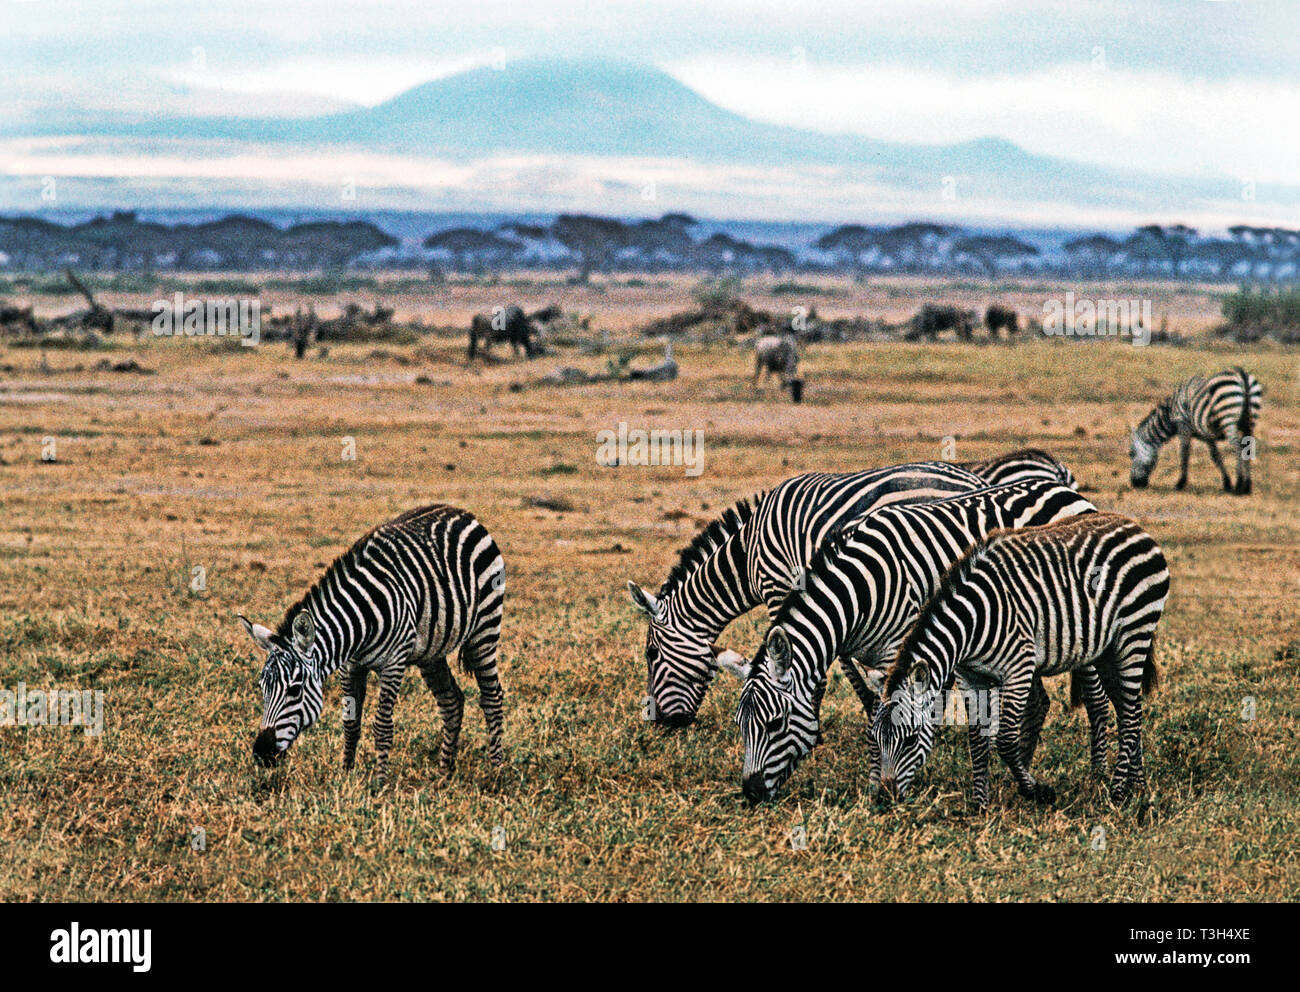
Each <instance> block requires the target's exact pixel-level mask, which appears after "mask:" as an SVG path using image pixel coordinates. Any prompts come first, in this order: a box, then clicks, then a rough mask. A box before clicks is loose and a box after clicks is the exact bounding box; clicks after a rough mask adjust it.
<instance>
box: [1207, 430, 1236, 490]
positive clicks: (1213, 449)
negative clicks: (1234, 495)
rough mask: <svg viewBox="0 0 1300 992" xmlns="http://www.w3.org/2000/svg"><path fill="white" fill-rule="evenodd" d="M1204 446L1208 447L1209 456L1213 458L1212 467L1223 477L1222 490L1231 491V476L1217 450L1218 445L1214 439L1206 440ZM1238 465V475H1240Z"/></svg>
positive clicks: (1221, 455)
mask: <svg viewBox="0 0 1300 992" xmlns="http://www.w3.org/2000/svg"><path fill="white" fill-rule="evenodd" d="M1205 444H1206V446H1207V447H1208V448H1209V449H1210V457H1211V458H1213V459H1214V467H1215V468H1217V469H1218V470H1219V475H1221V476H1222V477H1223V491H1224V492H1225V493H1230V492H1232V476H1230V475H1229V474H1228V466H1226V465H1224V464H1223V454H1222V453H1221V452H1220V451H1219V445H1218V443H1217V442H1215V441H1206V442H1205ZM1240 472H1241V470H1240V467H1239V468H1238V476H1240Z"/></svg>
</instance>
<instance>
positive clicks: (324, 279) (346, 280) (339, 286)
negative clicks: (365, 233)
mask: <svg viewBox="0 0 1300 992" xmlns="http://www.w3.org/2000/svg"><path fill="white" fill-rule="evenodd" d="M266 286H267V288H268V289H287V290H291V291H293V292H298V293H307V294H309V295H312V296H329V295H332V294H334V293H354V292H356V291H358V290H362V289H377V288H378V287H379V283H378V282H377V281H376V280H375V279H373V278H371V277H370V276H353V275H347V274H345V273H341V272H338V273H334V272H327V273H322V274H321V275H318V276H304V277H302V278H301V279H268V280H267V281H266Z"/></svg>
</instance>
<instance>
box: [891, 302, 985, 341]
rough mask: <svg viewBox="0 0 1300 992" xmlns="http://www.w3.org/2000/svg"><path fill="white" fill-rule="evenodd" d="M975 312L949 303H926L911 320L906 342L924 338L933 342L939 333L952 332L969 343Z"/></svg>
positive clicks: (973, 326)
mask: <svg viewBox="0 0 1300 992" xmlns="http://www.w3.org/2000/svg"><path fill="white" fill-rule="evenodd" d="M975 319H976V318H975V311H974V310H962V309H960V308H958V307H955V306H953V305H952V304H950V303H926V304H925V305H924V306H922V307H921V309H920V311H919V312H918V313H917V314H916V316H915V317H913V318H912V329H911V330H910V331H908V332H907V335H906V337H907V340H908V341H916V340H918V339H919V338H926V339H928V340H930V341H933V340H934V339H935V338H936V337H938V336H939V332H940V331H947V330H954V331H956V332H957V337H959V338H961V339H962V340H963V341H969V340H970V337H971V333H972V332H973V331H974V329H975Z"/></svg>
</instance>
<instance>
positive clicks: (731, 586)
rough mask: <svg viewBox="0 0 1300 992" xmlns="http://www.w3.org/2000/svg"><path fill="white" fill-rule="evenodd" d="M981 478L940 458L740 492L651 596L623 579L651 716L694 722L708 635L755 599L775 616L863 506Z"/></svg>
mask: <svg viewBox="0 0 1300 992" xmlns="http://www.w3.org/2000/svg"><path fill="white" fill-rule="evenodd" d="M983 485H984V483H983V481H982V480H981V479H980V478H979V477H978V476H975V475H972V474H971V473H969V472H967V471H965V470H964V469H960V468H957V467H956V466H953V465H949V464H947V463H944V462H920V463H917V464H911V465H896V466H892V467H890V468H882V469H875V470H873V471H869V472H854V473H851V474H829V473H825V472H814V473H810V474H808V475H800V476H796V477H794V478H792V479H787V480H786V481H785V482H782V483H781V484H780V485H778V486H776V487H775V488H774V489H771V490H770V491H768V492H766V493H760V494H759V495H757V496H754V497H752V498H750V499H745V500H741V501H740V502H739V503H737V504H736V505H735V506H733V507H731V508H729V509H728V510H727V511H726V512H725V513H724V514H723V515H722V516H721V517H720V518H719V519H717V520H715V521H714V522H713V523H711V524H710V525H709V526H708V527H706V528H705V529H704V530H703V531H702V532H701V533H700V534H698V535H697V536H696V537H695V539H694V540H693V541H692V542H691V543H690V544H689V545H688V546H687V547H686V548H685V549H683V550H682V552H681V554H680V558H679V561H678V563H677V565H676V566H674V568H673V569H672V571H671V572H670V573H669V575H668V578H667V580H665V582H664V584H663V585H662V586H661V587H660V589H659V594H658V595H657V596H652V595H650V594H649V593H647V592H645V591H644V590H643V589H641V588H640V587H639V586H638V585H637V584H636V583H634V582H629V583H628V592H629V593H630V594H631V596H632V602H633V604H634V605H635V606H636V607H637V608H638V609H639V610H640V611H641V612H642V613H644V614H645V615H646V616H647V618H648V619H649V629H648V630H647V632H646V647H645V660H646V667H647V669H648V679H647V696H648V699H649V701H650V703H651V705H652V707H653V714H652V715H653V718H654V719H655V720H656V722H658V723H660V724H662V725H665V726H670V727H680V726H685V725H687V724H689V723H691V722H692V721H693V720H694V719H695V715H696V713H697V711H698V710H699V707H700V703H701V702H703V700H704V695H705V693H706V692H707V691H708V688H709V684H710V683H711V682H712V680H713V676H714V674H715V673H716V671H717V661H716V658H715V648H714V642H715V641H716V640H717V638H718V635H719V634H721V633H722V631H723V629H724V628H725V627H726V626H727V625H728V624H729V623H731V622H732V621H733V620H735V619H736V618H737V617H740V616H743V615H744V614H746V613H748V612H749V611H750V610H751V609H753V608H754V607H755V606H758V605H760V604H762V605H764V606H766V607H767V611H768V614H769V616H772V615H775V613H776V611H777V609H778V608H779V607H780V605H781V602H782V601H783V600H784V599H785V596H786V594H787V593H788V592H789V591H790V588H791V586H792V585H793V584H794V583H795V581H796V580H797V578H798V576H799V575H800V574H802V572H803V569H804V568H805V567H806V566H807V564H808V562H809V561H811V560H812V557H813V554H814V552H815V551H816V549H817V546H818V545H819V544H821V542H822V541H823V540H824V539H825V538H826V537H827V536H828V535H829V534H832V533H834V532H835V531H837V530H838V529H839V528H841V527H843V526H844V525H845V524H846V523H847V522H849V521H851V520H853V519H855V518H856V517H859V516H861V515H862V514H864V513H866V512H867V511H869V510H872V509H875V508H879V507H883V506H888V505H891V504H894V503H913V502H920V501H924V500H930V499H936V498H940V497H944V496H950V495H952V494H954V493H958V492H968V491H971V490H974V489H979V488H981V487H982V486H983Z"/></svg>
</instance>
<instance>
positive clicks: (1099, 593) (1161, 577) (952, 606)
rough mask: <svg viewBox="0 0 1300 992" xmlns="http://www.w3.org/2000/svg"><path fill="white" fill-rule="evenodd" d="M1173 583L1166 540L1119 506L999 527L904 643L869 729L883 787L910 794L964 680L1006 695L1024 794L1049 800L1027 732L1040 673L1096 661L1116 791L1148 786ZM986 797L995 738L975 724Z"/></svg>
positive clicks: (1002, 709)
mask: <svg viewBox="0 0 1300 992" xmlns="http://www.w3.org/2000/svg"><path fill="white" fill-rule="evenodd" d="M1168 592H1169V571H1168V569H1167V567H1166V564H1165V558H1164V555H1163V554H1162V553H1161V551H1160V548H1159V546H1158V545H1157V544H1156V542H1155V541H1154V540H1153V539H1152V538H1151V536H1150V535H1148V534H1147V533H1146V532H1145V531H1144V530H1143V529H1142V528H1141V527H1139V526H1138V525H1137V524H1136V523H1134V522H1133V521H1131V520H1128V519H1127V518H1125V517H1120V516H1116V515H1114V514H1102V513H1097V514H1087V515H1084V516H1080V517H1077V518H1075V519H1072V520H1066V521H1061V522H1058V523H1055V524H1049V525H1047V526H1044V527H1034V528H1028V529H1025V530H1014V531H1002V532H999V533H996V534H993V535H992V536H990V538H989V539H988V540H987V541H986V542H985V543H983V544H981V545H980V546H978V547H976V548H975V549H974V550H973V551H971V552H970V553H969V554H967V555H966V556H965V557H964V558H963V559H962V560H961V561H959V562H958V563H957V564H956V565H954V566H953V568H952V569H951V571H950V572H949V573H948V574H947V575H946V576H945V577H944V579H943V582H942V584H941V585H940V587H939V589H938V591H937V592H936V593H935V595H934V597H933V598H932V599H931V600H930V602H929V603H928V604H927V605H926V607H925V608H924V610H923V611H922V612H921V615H920V617H919V618H918V619H917V621H916V624H915V626H914V627H913V628H912V631H911V633H910V634H909V635H908V637H907V639H906V641H905V642H904V643H903V646H902V648H901V649H900V651H899V655H898V660H897V662H896V663H895V665H894V666H893V668H892V669H891V670H890V673H889V677H888V680H887V682H886V686H885V693H886V696H885V701H884V703H883V704H882V705H881V707H880V708H879V710H878V711H877V713H876V717H875V719H874V720H873V722H872V725H871V731H870V736H871V738H872V740H873V743H874V747H875V749H876V750H877V751H878V753H879V755H880V762H881V787H882V794H883V795H884V796H886V797H894V796H901V795H902V794H904V793H905V792H906V790H907V788H908V786H909V784H910V783H911V781H912V779H913V777H914V776H915V775H916V772H917V771H918V770H919V768H920V767H921V765H922V764H923V763H924V762H925V760H926V758H927V757H928V755H929V753H930V749H931V747H932V745H933V742H934V720H933V719H931V718H929V717H928V715H927V714H928V713H929V712H931V709H932V707H931V702H932V700H933V699H934V698H935V697H936V696H937V694H939V693H940V692H942V691H943V690H944V689H945V688H946V687H947V685H948V684H949V682H950V681H951V679H952V678H953V677H954V675H956V676H958V677H960V678H962V679H963V680H964V681H965V682H966V683H967V684H968V685H970V686H974V687H976V688H982V689H984V690H986V691H990V692H994V693H996V697H997V702H996V706H995V707H992V708H991V709H992V711H993V712H996V713H997V719H996V722H995V724H994V726H993V727H990V728H987V729H990V730H995V732H996V741H997V749H998V753H999V754H1000V755H1001V756H1002V759H1003V760H1004V761H1005V762H1006V764H1007V766H1008V767H1009V768H1010V769H1011V772H1012V775H1013V776H1014V778H1015V780H1016V783H1017V785H1018V786H1019V788H1020V792H1021V794H1022V795H1025V796H1029V797H1032V798H1034V799H1036V800H1038V801H1040V802H1051V801H1053V800H1054V798H1055V793H1054V791H1053V790H1052V789H1051V788H1050V787H1048V786H1045V785H1043V784H1042V783H1039V782H1037V781H1036V780H1035V779H1034V777H1033V775H1031V774H1030V772H1029V769H1028V767H1027V766H1026V764H1025V763H1024V761H1023V760H1022V756H1021V752H1020V749H1019V746H1018V742H1019V739H1018V734H1019V727H1020V723H1021V719H1022V715H1023V713H1024V711H1025V708H1026V705H1027V704H1028V702H1029V697H1030V692H1031V688H1032V685H1033V682H1034V679H1035V677H1041V676H1045V675H1054V674H1057V673H1060V672H1065V671H1071V670H1074V669H1077V668H1080V667H1081V666H1092V667H1093V668H1095V670H1096V672H1097V674H1098V676H1099V677H1100V680H1101V683H1102V685H1103V686H1104V688H1105V692H1106V694H1107V695H1108V696H1109V697H1110V700H1111V702H1112V703H1113V704H1114V706H1115V710H1116V714H1117V717H1118V724H1119V757H1118V760H1117V761H1116V764H1115V770H1114V774H1113V776H1112V779H1111V798H1112V800H1114V801H1115V802H1122V801H1123V800H1124V798H1125V797H1126V796H1127V795H1128V794H1129V793H1130V792H1131V791H1132V790H1134V789H1140V788H1141V787H1142V784H1143V774H1142V693H1143V692H1144V691H1146V690H1147V689H1149V688H1150V687H1151V686H1152V685H1153V684H1154V682H1155V675H1156V669H1155V659H1154V647H1155V630H1156V625H1157V624H1158V623H1159V621H1160V617H1161V614H1162V612H1163V610H1164V604H1165V599H1166V597H1167V595H1168ZM970 743H971V765H972V773H973V778H974V785H975V800H976V802H977V804H978V805H980V806H981V807H983V806H986V805H987V804H988V757H989V736H988V734H987V733H979V732H977V731H976V729H975V728H972V733H971V735H970Z"/></svg>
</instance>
